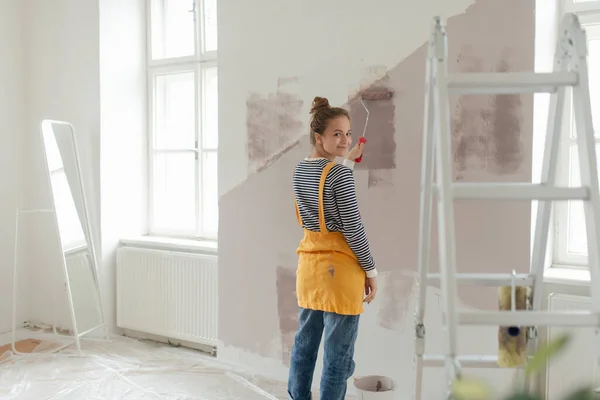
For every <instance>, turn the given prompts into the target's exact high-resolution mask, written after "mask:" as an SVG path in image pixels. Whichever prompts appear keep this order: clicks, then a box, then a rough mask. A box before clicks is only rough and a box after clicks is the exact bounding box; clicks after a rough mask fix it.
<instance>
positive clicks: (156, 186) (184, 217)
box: [152, 152, 196, 233]
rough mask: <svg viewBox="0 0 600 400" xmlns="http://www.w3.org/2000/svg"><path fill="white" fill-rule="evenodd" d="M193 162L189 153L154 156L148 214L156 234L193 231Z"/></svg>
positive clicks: (194, 219) (194, 180) (194, 169)
mask: <svg viewBox="0 0 600 400" xmlns="http://www.w3.org/2000/svg"><path fill="white" fill-rule="evenodd" d="M195 182H196V162H195V157H194V153H193V152H189V153H168V154H161V153H155V154H154V159H153V170H152V189H153V193H152V214H153V225H154V226H153V228H154V231H156V232H165V231H167V232H168V231H175V232H183V233H185V232H190V233H191V232H193V231H194V230H195V229H196V183H195Z"/></svg>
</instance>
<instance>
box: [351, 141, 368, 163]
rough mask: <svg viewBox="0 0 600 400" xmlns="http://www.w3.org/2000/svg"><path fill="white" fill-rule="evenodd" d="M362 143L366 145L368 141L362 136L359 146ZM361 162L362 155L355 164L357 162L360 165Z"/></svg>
mask: <svg viewBox="0 0 600 400" xmlns="http://www.w3.org/2000/svg"><path fill="white" fill-rule="evenodd" d="M361 143H362V144H365V143H367V139H365V137H364V136H361V137H360V138H359V139H358V144H361ZM361 160H362V154H361V155H360V157H358V158H357V159H356V160H354V162H357V163H359V162H361Z"/></svg>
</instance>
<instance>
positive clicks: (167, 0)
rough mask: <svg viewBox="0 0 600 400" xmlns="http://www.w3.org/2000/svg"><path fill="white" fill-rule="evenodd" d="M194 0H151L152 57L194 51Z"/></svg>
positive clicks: (190, 53) (183, 54) (180, 55)
mask: <svg viewBox="0 0 600 400" xmlns="http://www.w3.org/2000/svg"><path fill="white" fill-rule="evenodd" d="M193 9H194V0H152V11H151V12H152V15H151V23H152V59H154V60H157V59H161V58H169V57H184V56H192V55H194V53H195V50H194V48H195V46H194V42H195V33H194V12H193Z"/></svg>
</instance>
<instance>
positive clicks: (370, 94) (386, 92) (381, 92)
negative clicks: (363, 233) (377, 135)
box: [354, 88, 394, 163]
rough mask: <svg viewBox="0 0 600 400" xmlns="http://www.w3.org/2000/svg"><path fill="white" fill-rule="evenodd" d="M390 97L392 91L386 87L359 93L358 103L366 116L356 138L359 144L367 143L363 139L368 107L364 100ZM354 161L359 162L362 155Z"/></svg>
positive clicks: (367, 121) (392, 93)
mask: <svg viewBox="0 0 600 400" xmlns="http://www.w3.org/2000/svg"><path fill="white" fill-rule="evenodd" d="M392 97H394V91H393V90H391V89H388V88H370V89H367V90H365V91H364V92H362V93H361V96H360V104H362V106H363V108H364V109H365V111H366V112H367V118H366V119H365V128H364V129H363V133H362V136H361V137H360V138H359V139H358V143H359V144H360V143H367V139H365V133H366V132H367V124H368V123H369V109H368V108H367V106H366V105H365V102H364V101H365V100H366V101H381V100H391V98H392ZM354 161H355V162H357V163H359V162H361V161H362V155H361V156H360V157H358V158H357V159H356V160H354Z"/></svg>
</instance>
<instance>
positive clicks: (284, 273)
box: [276, 266, 299, 367]
mask: <svg viewBox="0 0 600 400" xmlns="http://www.w3.org/2000/svg"><path fill="white" fill-rule="evenodd" d="M276 274H277V275H276V285H277V314H278V318H279V333H280V335H281V357H282V361H283V363H284V364H285V365H286V366H288V367H289V365H290V356H291V352H292V347H293V345H294V336H295V335H296V330H298V315H299V310H298V300H297V298H296V270H294V269H290V268H284V267H282V266H278V267H277V272H276Z"/></svg>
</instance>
